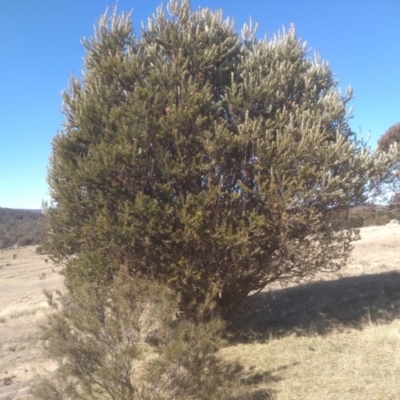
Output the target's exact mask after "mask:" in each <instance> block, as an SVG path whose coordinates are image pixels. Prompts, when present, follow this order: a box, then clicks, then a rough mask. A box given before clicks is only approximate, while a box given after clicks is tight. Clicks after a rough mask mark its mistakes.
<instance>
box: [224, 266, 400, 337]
mask: <svg viewBox="0 0 400 400" xmlns="http://www.w3.org/2000/svg"><path fill="white" fill-rule="evenodd" d="M399 317H400V273H399V272H390V273H380V274H371V275H362V276H355V277H346V278H342V279H339V280H334V281H320V282H315V283H310V284H306V285H300V286H296V287H290V288H286V289H280V290H271V291H265V292H262V293H259V294H256V295H254V296H251V297H249V298H248V299H247V301H246V302H245V304H244V307H243V309H242V311H241V312H240V313H239V314H238V315H237V316H236V318H235V319H234V321H232V322H231V324H230V327H229V335H230V339H231V340H232V341H233V342H242V343H243V342H251V341H253V340H265V339H268V338H270V337H279V336H284V335H287V334H293V333H295V334H297V335H299V336H303V335H310V334H321V335H324V334H327V333H329V332H330V331H332V330H341V329H346V328H359V329H361V328H362V327H363V326H365V324H366V323H369V322H370V323H389V322H391V321H393V320H394V319H396V318H399Z"/></svg>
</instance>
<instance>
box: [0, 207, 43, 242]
mask: <svg viewBox="0 0 400 400" xmlns="http://www.w3.org/2000/svg"><path fill="white" fill-rule="evenodd" d="M45 222H46V217H45V216H44V215H43V214H42V212H41V210H14V209H12V208H1V207H0V249H4V248H6V247H10V246H14V245H17V246H28V245H32V244H39V243H40V241H41V239H42V237H43V234H44V229H45Z"/></svg>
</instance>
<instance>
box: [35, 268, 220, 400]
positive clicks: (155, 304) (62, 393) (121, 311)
mask: <svg viewBox="0 0 400 400" xmlns="http://www.w3.org/2000/svg"><path fill="white" fill-rule="evenodd" d="M48 298H49V300H50V304H51V305H52V306H53V307H54V308H55V309H57V310H56V312H54V313H52V314H50V315H49V316H48V317H47V319H46V320H45V321H44V322H43V323H42V326H41V330H42V339H43V340H45V343H46V346H47V354H48V356H49V357H50V358H52V359H54V361H56V362H57V365H58V367H57V369H56V370H55V371H54V372H53V373H51V374H50V375H48V376H46V375H45V376H41V377H38V378H37V379H36V381H35V382H34V384H33V386H32V393H33V394H34V395H35V398H38V399H41V400H56V399H58V400H67V399H90V400H95V399H101V400H105V399H113V400H117V399H118V400H128V399H129V400H135V399H137V400H151V399H159V400H162V399H165V400H166V399H171V400H172V399H182V400H183V399H184V400H186V399H214V398H219V397H218V392H217V390H218V388H219V387H221V383H222V381H221V377H222V370H221V365H220V362H219V360H218V359H217V357H216V351H217V350H218V346H219V344H220V341H221V340H220V339H219V331H220V330H221V328H222V327H223V325H222V323H221V322H220V321H219V320H212V321H209V322H207V323H205V322H200V323H197V324H195V323H193V322H190V321H188V320H186V319H185V318H183V317H180V318H177V317H176V310H177V307H178V297H177V295H176V294H175V293H174V292H172V291H171V290H169V289H167V288H166V287H165V286H161V285H159V284H157V283H154V282H151V281H148V280H143V279H141V278H135V279H133V278H129V277H127V276H126V275H124V274H120V275H119V276H118V278H117V279H116V280H115V281H114V282H113V284H111V285H110V286H108V287H105V286H102V287H98V286H96V285H93V284H89V283H84V284H82V285H80V286H79V287H78V288H75V290H74V291H73V292H67V293H66V294H63V295H62V294H60V293H59V294H58V296H54V295H51V294H48Z"/></svg>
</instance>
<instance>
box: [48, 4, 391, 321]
mask: <svg viewBox="0 0 400 400" xmlns="http://www.w3.org/2000/svg"><path fill="white" fill-rule="evenodd" d="M167 9H168V12H169V15H168V14H167V13H165V12H164V10H163V9H161V8H160V9H159V10H158V11H157V13H156V14H155V15H154V17H153V18H151V19H150V20H149V24H148V26H147V27H144V28H143V29H142V32H141V36H140V38H138V37H136V36H135V34H134V32H133V28H132V24H131V21H130V18H129V16H126V15H121V16H117V15H116V14H115V13H114V14H113V15H112V16H111V17H110V18H108V17H107V15H104V16H103V17H102V18H101V20H100V21H99V23H98V26H97V28H96V31H95V35H94V37H93V38H92V39H88V40H85V42H84V45H85V48H86V51H87V53H86V58H85V65H84V75H83V78H82V79H77V78H72V79H71V81H70V87H69V89H68V90H67V91H66V92H65V93H64V96H63V100H64V105H63V109H64V113H65V116H66V120H65V123H64V129H63V131H62V132H61V133H60V134H59V135H57V136H56V137H55V139H54V141H53V154H52V159H51V165H50V170H49V177H48V182H49V185H50V188H51V196H52V199H53V202H52V203H51V204H50V206H49V208H48V209H47V215H48V218H49V235H48V238H47V240H48V247H49V248H50V251H51V254H52V257H53V258H54V259H55V260H57V261H60V262H64V263H65V265H66V267H65V276H66V282H67V285H69V286H70V287H73V286H74V285H76V284H78V283H81V282H83V281H93V282H101V283H108V282H111V281H112V279H113V276H114V275H115V273H116V271H117V270H118V266H122V267H123V268H124V269H126V270H127V271H129V274H131V275H140V276H146V277H148V278H151V279H154V280H156V281H158V282H161V283H165V284H167V285H168V286H169V287H170V288H173V289H174V290H176V291H177V292H179V293H180V294H181V309H182V310H184V311H187V312H191V311H193V312H197V311H199V310H200V311H202V310H204V311H207V312H209V311H210V310H212V309H214V308H215V309H217V310H219V311H222V312H223V313H224V314H225V315H228V314H229V313H230V312H231V311H232V310H234V309H235V308H236V306H237V305H239V304H240V303H241V302H242V301H243V300H244V299H245V298H246V296H247V295H248V294H249V293H250V292H252V291H255V290H259V289H262V288H263V287H265V285H267V284H269V283H271V282H273V281H276V280H294V279H295V280H298V279H302V278H306V277H310V276H312V275H313V274H314V273H316V272H317V271H320V270H324V271H335V270H338V269H340V268H341V267H342V266H343V265H344V264H345V262H346V260H347V258H348V256H349V254H350V250H351V242H352V241H353V240H354V239H355V238H356V237H357V236H356V235H355V234H354V232H353V230H352V229H351V228H349V227H348V225H346V223H347V219H346V212H347V211H348V209H349V207H352V206H355V205H357V204H361V203H363V202H364V201H365V200H366V198H367V192H368V185H370V184H371V183H372V182H374V180H375V179H377V178H379V177H381V176H382V174H383V173H384V172H385V171H386V170H387V169H388V167H389V166H390V165H391V163H393V158H394V156H393V154H392V153H390V154H389V155H383V154H382V155H379V156H376V155H375V154H373V153H370V152H369V151H368V149H367V148H366V147H365V145H364V144H363V143H361V142H358V141H357V139H356V137H355V135H354V133H353V132H352V131H351V129H350V127H349V124H348V113H347V111H346V105H347V102H348V101H349V100H350V99H351V97H352V94H351V90H350V89H349V90H347V91H346V93H345V94H342V93H341V92H340V91H337V90H335V87H336V84H337V81H336V80H335V78H334V75H333V73H332V72H331V70H330V68H329V66H328V64H327V63H326V62H324V61H322V60H321V59H320V58H319V57H317V56H316V57H314V58H312V57H310V55H309V51H308V50H307V48H306V45H305V43H304V42H302V41H301V40H299V39H298V38H297V37H296V32H295V29H294V28H293V27H291V28H290V29H289V31H288V32H285V31H283V33H280V34H279V35H277V36H276V37H274V38H273V39H270V40H267V39H262V40H259V39H257V38H256V36H255V30H254V29H253V28H252V27H251V26H245V27H244V28H243V30H242V32H241V34H239V33H238V32H237V31H236V29H235V26H234V24H233V23H232V22H230V21H229V20H223V19H222V15H221V12H213V11H210V10H208V9H199V10H196V11H193V10H192V9H191V8H190V4H189V1H186V0H185V1H182V2H178V1H173V0H171V1H170V2H169V3H168V7H167ZM73 255H74V256H75V257H71V256H73Z"/></svg>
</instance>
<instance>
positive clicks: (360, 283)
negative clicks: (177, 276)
mask: <svg viewBox="0 0 400 400" xmlns="http://www.w3.org/2000/svg"><path fill="white" fill-rule="evenodd" d="M361 234H362V240H361V241H360V242H358V243H356V246H355V249H354V251H353V261H352V263H351V264H350V265H349V266H348V268H347V269H346V270H344V271H341V273H340V275H339V274H337V275H336V276H334V277H332V275H330V276H329V275H324V274H321V275H320V276H318V277H317V279H316V280H315V281H314V282H311V283H308V284H304V285H297V286H295V285H293V286H291V287H287V288H281V287H279V286H277V285H275V286H274V287H271V288H267V289H266V290H265V291H264V292H263V293H260V294H259V295H257V296H254V297H253V298H252V299H249V301H248V302H247V305H246V310H247V311H243V312H242V314H241V315H240V316H239V318H238V319H237V320H236V321H235V323H234V324H233V325H232V327H231V343H232V345H231V346H229V347H226V348H224V349H222V350H221V351H220V354H221V356H222V358H223V359H224V360H225V361H226V362H228V363H235V362H236V364H237V369H238V370H240V371H241V373H240V374H239V375H238V374H236V376H240V378H236V380H235V382H234V383H233V386H234V391H235V393H236V395H235V396H233V398H235V399H239V398H242V399H248V400H256V399H260V400H261V399H266V398H269V399H276V400H289V399H296V400H297V399H298V400H301V399H307V400H311V399H318V400H319V399H332V400H333V399H337V400H345V399H349V400H350V399H351V400H353V399H360V400H361V399H363V400H364V399H374V400H375V399H385V400H389V399H393V400H394V399H400V385H399V384H398V382H397V381H398V376H399V374H400V252H398V251H396V249H397V248H398V246H399V245H400V227H398V226H395V227H389V226H387V227H379V228H378V227H371V228H364V229H362V232H361Z"/></svg>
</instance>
